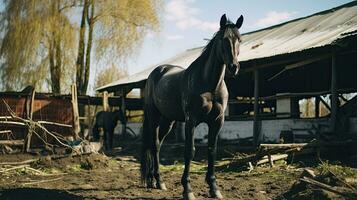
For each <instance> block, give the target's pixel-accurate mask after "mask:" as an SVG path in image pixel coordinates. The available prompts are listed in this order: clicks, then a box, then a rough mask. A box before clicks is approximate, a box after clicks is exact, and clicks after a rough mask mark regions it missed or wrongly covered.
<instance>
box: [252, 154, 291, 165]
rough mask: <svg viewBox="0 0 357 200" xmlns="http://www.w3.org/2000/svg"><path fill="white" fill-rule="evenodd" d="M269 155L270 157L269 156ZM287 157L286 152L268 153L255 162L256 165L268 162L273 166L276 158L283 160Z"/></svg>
mask: <svg viewBox="0 0 357 200" xmlns="http://www.w3.org/2000/svg"><path fill="white" fill-rule="evenodd" d="M269 157H270V158H269ZM286 158H288V154H279V155H268V156H267V157H263V159H261V160H259V161H258V162H257V165H261V164H265V163H268V162H269V163H270V165H271V167H272V166H273V162H274V161H277V160H283V159H286Z"/></svg>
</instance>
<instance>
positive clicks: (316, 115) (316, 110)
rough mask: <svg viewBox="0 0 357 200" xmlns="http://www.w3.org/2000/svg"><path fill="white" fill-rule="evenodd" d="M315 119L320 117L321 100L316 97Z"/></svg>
mask: <svg viewBox="0 0 357 200" xmlns="http://www.w3.org/2000/svg"><path fill="white" fill-rule="evenodd" d="M315 117H316V118H318V117H320V99H319V98H318V97H315Z"/></svg>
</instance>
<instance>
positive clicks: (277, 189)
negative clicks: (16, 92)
mask: <svg viewBox="0 0 357 200" xmlns="http://www.w3.org/2000/svg"><path fill="white" fill-rule="evenodd" d="M169 149H171V151H169ZM179 149H181V150H182V148H181V147H178V148H172V147H170V148H166V149H165V148H164V149H163V152H165V153H163V155H164V154H166V156H163V158H162V163H165V165H162V166H161V172H162V178H163V180H164V182H165V183H166V186H167V188H168V190H167V191H161V190H157V189H147V188H144V187H143V186H142V185H141V184H140V180H139V177H140V175H139V163H138V161H137V159H136V156H135V154H136V153H135V152H136V149H135V148H134V150H133V148H131V150H129V151H127V149H125V147H124V149H123V150H117V151H114V152H108V153H106V154H107V155H104V154H90V155H84V156H77V157H67V158H61V159H52V160H51V159H49V158H48V157H41V159H40V160H39V161H37V162H35V163H32V164H31V165H30V166H28V167H27V168H26V166H24V167H22V168H21V166H20V168H18V169H14V170H9V171H6V172H0V199H4V200H15V199H16V200H18V199H36V200H41V199H54V200H56V199H59V200H64V199H69V200H75V199H88V200H89V199H181V193H182V187H181V184H180V178H181V174H182V170H183V164H182V158H181V157H179V156H177V151H178V150H179ZM202 149H204V148H198V152H197V153H198V155H197V156H196V157H197V158H196V159H195V161H194V162H193V164H192V175H191V181H192V187H193V189H194V193H195V195H196V197H197V199H209V198H208V187H207V185H206V183H205V182H204V177H205V170H206V169H205V166H206V163H205V160H203V157H204V156H203V155H204V154H205V152H204V150H202ZM220 151H221V152H223V153H221V154H219V158H220V160H221V161H220V162H218V164H222V163H224V162H227V161H224V160H225V159H226V157H229V156H227V155H229V153H227V152H229V151H231V149H229V148H226V149H225V148H221V150H220ZM225 153H226V154H225ZM172 155H176V157H175V156H172ZM34 157H36V158H38V156H31V155H23V154H19V155H0V163H3V162H15V161H16V162H18V161H23V160H28V159H31V158H34ZM201 158H202V159H201ZM222 160H223V161H222ZM301 166H302V165H301V163H299V165H286V164H285V163H280V164H279V163H278V164H277V165H276V166H275V167H274V168H270V167H266V166H263V167H258V168H255V169H254V170H252V171H249V170H247V168H245V167H243V168H240V169H230V168H228V169H224V170H222V169H220V170H218V172H217V175H216V176H217V182H218V185H219V188H220V189H221V192H222V194H223V196H224V197H225V199H259V200H260V199H293V198H292V197H293V196H294V190H298V188H297V189H296V187H297V186H296V181H297V180H298V179H299V177H300V175H301V173H302V169H303V168H302V167H301ZM7 169H8V168H7ZM350 169H351V170H352V171H353V172H356V171H355V170H356V169H355V168H350ZM356 174H357V173H356ZM352 178H356V179H357V177H352ZM356 184H357V183H356ZM295 199H299V198H295ZM319 199H325V198H319ZM326 199H334V198H326ZM336 199H340V197H338V196H337V197H336Z"/></svg>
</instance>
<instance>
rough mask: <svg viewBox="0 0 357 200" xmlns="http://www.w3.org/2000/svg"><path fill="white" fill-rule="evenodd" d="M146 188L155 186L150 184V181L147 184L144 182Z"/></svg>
mask: <svg viewBox="0 0 357 200" xmlns="http://www.w3.org/2000/svg"><path fill="white" fill-rule="evenodd" d="M146 188H155V187H154V184H152V183H147V184H146Z"/></svg>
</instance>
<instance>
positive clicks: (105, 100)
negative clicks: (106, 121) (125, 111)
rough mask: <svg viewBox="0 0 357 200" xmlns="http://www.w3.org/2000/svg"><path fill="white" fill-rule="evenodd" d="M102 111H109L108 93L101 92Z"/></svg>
mask: <svg viewBox="0 0 357 200" xmlns="http://www.w3.org/2000/svg"><path fill="white" fill-rule="evenodd" d="M103 111H109V103H108V92H107V91H104V92H103Z"/></svg>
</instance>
